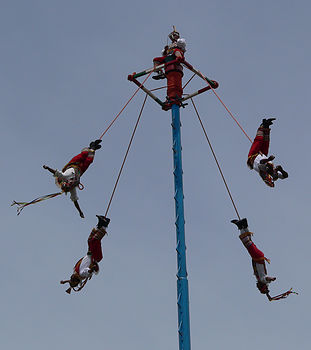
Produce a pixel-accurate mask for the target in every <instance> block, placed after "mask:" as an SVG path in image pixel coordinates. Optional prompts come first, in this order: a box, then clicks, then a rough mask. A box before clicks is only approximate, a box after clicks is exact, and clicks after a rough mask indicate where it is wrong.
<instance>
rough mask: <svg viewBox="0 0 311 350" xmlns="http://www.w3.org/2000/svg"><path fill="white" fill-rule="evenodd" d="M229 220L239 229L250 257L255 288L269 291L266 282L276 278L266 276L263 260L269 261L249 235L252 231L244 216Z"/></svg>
mask: <svg viewBox="0 0 311 350" xmlns="http://www.w3.org/2000/svg"><path fill="white" fill-rule="evenodd" d="M231 222H232V223H233V224H235V225H236V226H237V227H238V229H239V231H240V236H239V237H240V240H241V241H242V243H243V245H244V246H245V248H246V249H247V251H248V253H249V255H250V256H251V258H252V266H253V270H254V275H255V276H256V279H257V288H258V289H259V291H260V292H261V293H262V294H267V293H269V289H268V284H269V283H271V282H272V281H275V280H276V278H275V277H269V276H267V269H266V264H265V261H267V262H268V263H270V261H269V259H267V258H266V257H265V255H264V253H263V252H262V251H261V250H259V249H258V248H257V247H256V245H255V244H254V242H253V241H252V238H251V236H252V234H253V233H251V232H250V231H249V228H248V223H247V219H246V218H244V219H242V220H232V221H231Z"/></svg>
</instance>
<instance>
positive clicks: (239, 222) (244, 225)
mask: <svg viewBox="0 0 311 350" xmlns="http://www.w3.org/2000/svg"><path fill="white" fill-rule="evenodd" d="M231 222H232V223H233V224H235V225H237V227H238V229H239V230H242V229H243V228H247V227H248V224H247V219H246V218H244V219H241V220H236V219H235V220H231Z"/></svg>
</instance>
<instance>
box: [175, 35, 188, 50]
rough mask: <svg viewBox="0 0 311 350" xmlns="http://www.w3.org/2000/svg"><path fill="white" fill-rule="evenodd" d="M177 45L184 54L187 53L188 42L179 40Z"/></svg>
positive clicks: (182, 39)
mask: <svg viewBox="0 0 311 350" xmlns="http://www.w3.org/2000/svg"><path fill="white" fill-rule="evenodd" d="M176 45H177V47H178V48H179V49H181V50H182V51H183V52H186V40H185V39H184V38H180V39H178V40H177V42H176Z"/></svg>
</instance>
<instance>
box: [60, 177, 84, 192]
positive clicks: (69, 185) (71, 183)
mask: <svg viewBox="0 0 311 350" xmlns="http://www.w3.org/2000/svg"><path fill="white" fill-rule="evenodd" d="M78 185H79V181H78V180H76V179H69V180H66V181H62V182H61V183H60V187H61V189H62V191H64V192H65V193H67V192H69V191H71V190H72V189H73V188H74V187H76V186H78Z"/></svg>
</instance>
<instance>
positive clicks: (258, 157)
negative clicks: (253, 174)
mask: <svg viewBox="0 0 311 350" xmlns="http://www.w3.org/2000/svg"><path fill="white" fill-rule="evenodd" d="M273 120H275V118H269V119H263V120H262V124H261V125H260V127H259V128H258V130H257V134H256V137H255V139H254V142H253V144H252V146H251V148H250V151H249V153H248V159H247V165H248V166H249V167H250V168H251V169H254V170H255V171H257V172H258V173H259V175H260V177H261V178H262V180H263V181H264V182H265V184H266V185H268V186H269V187H274V182H275V181H276V180H277V179H286V178H287V177H288V173H287V172H286V171H285V170H284V169H283V168H282V166H281V165H277V166H274V164H273V163H272V160H273V159H274V158H275V157H274V156H273V155H271V156H269V157H268V152H269V143H270V125H272V124H273Z"/></svg>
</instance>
